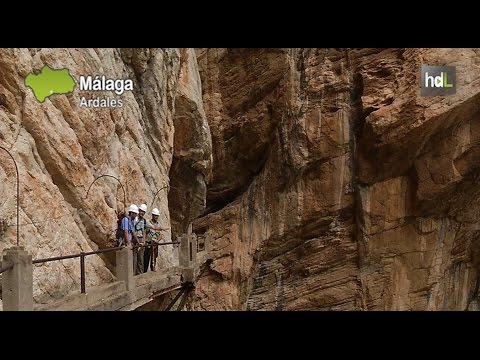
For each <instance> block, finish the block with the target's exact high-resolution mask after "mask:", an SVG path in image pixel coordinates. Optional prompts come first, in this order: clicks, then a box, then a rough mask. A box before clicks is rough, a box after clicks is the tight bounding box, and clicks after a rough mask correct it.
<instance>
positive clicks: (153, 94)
mask: <svg viewBox="0 0 480 360" xmlns="http://www.w3.org/2000/svg"><path fill="white" fill-rule="evenodd" d="M45 64H46V65H49V66H51V67H56V68H63V67H67V68H69V69H70V71H71V73H72V75H74V77H76V78H78V76H79V75H81V74H106V75H109V76H110V77H120V78H131V79H133V80H134V82H135V90H134V91H133V92H128V93H126V94H125V95H124V96H123V97H122V99H124V104H125V105H124V107H123V108H121V109H111V110H109V109H100V110H99V109H95V110H93V109H85V108H80V107H79V105H78V101H77V99H78V94H76V93H75V92H74V93H73V94H68V95H58V96H52V97H50V98H48V99H47V100H46V101H45V103H43V104H39V103H38V102H37V101H36V100H35V98H34V97H33V94H32V93H31V91H30V90H29V89H27V88H26V87H25V85H24V83H23V79H24V78H25V76H26V75H27V74H28V73H29V72H32V71H38V70H39V69H40V68H41V67H42V66H43V65H45ZM421 64H431V65H435V64H448V65H452V66H456V69H457V93H456V94H455V95H452V96H447V97H420V67H421ZM479 70H480V51H479V50H476V49H196V50H193V49H164V50H160V49H122V50H115V49H109V50H105V49H102V50H94V49H82V50H68V49H66V50H60V49H41V50H37V49H30V50H26V49H21V50H12V49H4V50H1V51H0V119H1V121H0V145H1V146H5V147H7V148H9V149H11V150H12V152H13V154H14V156H15V157H16V158H17V159H18V161H19V165H20V176H21V196H20V206H21V219H20V221H21V223H22V224H25V225H23V226H22V227H21V237H20V241H21V244H23V245H24V246H25V247H26V248H27V250H29V251H31V252H32V254H33V256H34V258H40V257H48V256H54V255H60V254H66V253H72V252H78V251H80V250H85V251H87V250H90V249H96V248H97V247H103V246H105V245H107V244H108V242H107V240H106V239H107V237H108V235H109V234H110V233H111V232H112V230H113V229H114V226H115V225H114V221H115V209H117V208H122V207H123V193H122V191H121V189H120V188H119V186H118V184H117V183H116V181H114V180H112V179H102V180H99V181H98V182H96V183H95V185H94V186H93V187H92V189H91V191H90V194H89V197H88V198H87V199H86V198H85V196H86V191H87V188H88V186H89V184H90V183H91V182H92V181H93V179H94V178H95V177H96V176H99V175H100V174H112V175H115V176H119V177H120V179H121V180H122V182H123V183H124V184H125V188H126V192H127V206H128V205H129V204H130V203H131V202H135V203H141V202H146V203H147V204H148V206H149V208H150V209H151V208H152V207H153V205H154V206H156V207H159V208H160V211H161V213H162V216H161V217H160V220H161V223H162V225H164V226H166V227H169V228H170V229H171V231H167V232H165V237H166V239H170V238H174V237H175V236H176V235H178V234H181V233H183V232H185V231H186V230H187V229H188V227H189V224H191V223H192V222H193V230H194V231H195V232H196V233H197V234H198V235H199V236H201V237H205V238H206V239H208V244H207V248H208V249H209V250H211V252H212V255H213V262H212V263H211V264H210V265H209V266H208V268H207V269H206V271H205V272H204V273H203V275H202V277H201V278H200V279H199V281H198V284H197V287H196V292H195V296H194V301H193V304H192V308H193V309H208V310H214V309H215V310H217V309H218V310H220V309H228V310H230V309H238V310H240V309H250V310H300V309H319V310H383V309H388V310H390V309H394V310H410V309H411V310H427V309H428V310H443V309H458V310H463V309H470V310H477V309H478V307H479V304H478V267H479V255H480V252H479V250H480V246H479V237H480V223H479V220H478V219H479V209H480V207H479V202H480V200H479V195H480V194H479V192H480V187H479V185H478V179H479V165H480V125H479V124H480V71H479ZM0 160H1V161H0V178H1V184H2V185H1V186H2V188H1V194H2V196H1V197H0V209H1V217H2V218H1V219H0V220H3V221H4V222H5V223H6V224H7V225H12V224H14V223H15V211H14V204H15V192H14V189H15V188H14V185H15V183H14V168H13V166H12V164H11V162H10V161H9V159H8V158H7V157H6V156H5V154H2V153H1V152H0ZM162 188H163V189H162ZM155 194H157V196H156V198H155V201H154V199H153V198H154V196H155ZM152 202H153V204H152ZM65 214H66V215H65ZM52 217H53V218H55V219H53V220H49V221H47V222H42V221H43V220H44V219H51V218H52ZM32 222H35V224H30V223H32ZM14 242H15V232H14V227H12V226H8V227H7V231H6V232H5V233H4V234H3V235H2V241H1V242H0V250H1V249H3V248H5V247H7V246H10V245H12V244H13V243H14ZM161 256H162V262H161V263H162V264H163V266H168V265H170V264H172V263H173V262H174V261H175V256H174V252H173V250H172V249H166V250H165V251H164V252H163V253H162V255H161ZM42 267H43V269H42V271H38V269H35V270H34V278H35V279H34V280H35V300H36V301H44V300H45V301H46V300H48V299H49V298H51V297H59V296H62V295H63V294H65V293H68V292H69V291H73V290H75V289H78V282H79V266H78V262H77V261H69V260H67V261H64V262H63V263H50V264H48V265H44V266H42ZM109 268H111V266H110V263H109V259H104V258H100V257H90V258H88V261H87V272H88V276H87V279H88V281H89V283H88V284H87V285H88V286H90V285H94V284H97V283H101V282H106V281H111V280H112V278H113V276H112V274H111V272H110V270H109Z"/></svg>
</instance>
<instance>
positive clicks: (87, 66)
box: [0, 49, 211, 301]
mask: <svg viewBox="0 0 480 360" xmlns="http://www.w3.org/2000/svg"><path fill="white" fill-rule="evenodd" d="M44 65H48V66H50V67H52V68H64V67H66V68H68V69H69V70H70V73H71V74H72V76H73V77H74V78H75V79H76V81H77V83H78V81H79V80H78V79H79V76H80V75H92V76H95V75H105V76H106V77H107V78H113V79H127V78H130V79H132V80H133V81H134V84H135V86H134V91H132V92H125V93H124V94H123V95H122V96H121V99H122V100H123V104H124V106H123V107H122V108H116V109H108V108H107V109H105V108H103V109H98V108H97V109H93V108H85V107H80V101H79V99H80V96H79V95H80V90H79V89H78V86H77V88H76V90H75V91H74V92H73V93H70V94H67V95H55V96H51V97H49V98H47V100H46V101H45V102H44V103H39V102H38V101H37V100H36V99H35V98H34V95H33V93H32V91H31V90H30V89H28V88H26V87H25V85H24V78H25V77H26V76H27V74H28V73H31V72H32V71H33V72H38V71H39V70H40V69H41V68H42V67H43V66H44ZM196 66H197V65H196V59H195V53H194V51H193V50H192V49H190V50H184V51H182V52H181V51H180V50H179V49H167V50H159V49H121V50H117V49H81V50H70V49H65V50H61V49H41V50H37V49H30V50H28V49H3V50H1V51H0V144H1V145H2V146H5V147H6V148H8V149H11V151H12V153H13V155H14V156H15V157H16V159H17V160H18V163H19V171H20V180H21V183H20V209H21V210H20V223H21V228H20V230H21V231H20V244H21V245H23V246H24V247H25V248H26V249H27V250H28V251H29V252H31V253H32V255H33V258H34V259H36V258H45V257H50V256H56V255H66V254H72V253H78V252H80V251H82V250H83V251H91V250H92V249H97V248H99V247H105V246H107V245H109V246H111V245H112V244H113V242H112V241H111V240H109V237H111V236H112V235H113V234H112V231H114V230H115V228H116V222H115V220H116V215H115V210H117V209H123V207H124V205H125V204H124V203H123V192H122V189H121V188H120V186H119V184H118V182H117V181H115V180H114V179H112V178H102V179H100V180H98V181H97V182H95V184H94V185H93V186H92V188H91V189H90V192H89V194H88V197H86V195H87V190H88V187H89V185H90V184H91V183H92V181H93V180H94V179H95V177H97V176H99V175H101V174H110V175H114V176H116V177H118V178H119V179H120V181H121V182H122V183H123V185H124V188H125V191H126V206H127V207H128V206H129V205H130V203H136V204H137V205H139V204H140V203H146V204H147V205H148V207H149V210H151V209H152V208H153V207H158V208H159V209H160V212H161V216H160V222H161V225H163V227H166V228H170V212H169V202H168V187H167V188H165V189H164V190H160V191H158V195H157V196H156V197H155V200H154V195H155V193H157V190H159V189H161V188H162V187H165V186H166V185H168V183H169V176H168V174H169V172H170V168H171V164H172V157H173V155H174V145H175V146H176V145H177V143H182V139H180V140H178V139H176V137H175V130H177V131H178V133H179V134H184V133H188V132H189V131H192V130H191V129H192V128H194V129H196V128H198V129H207V130H208V125H206V119H205V115H204V112H203V110H202V102H201V95H199V94H201V88H200V83H199V82H197V78H198V71H197V69H196ZM195 74H196V75H195ZM90 95H91V96H90V97H91V98H93V96H94V95H96V96H101V97H105V96H106V95H108V96H111V95H112V93H109V94H106V93H98V92H97V93H95V94H90ZM177 95H178V96H177ZM177 98H179V99H180V100H181V101H180V102H178V103H177V102H176V99H177ZM185 106H191V107H195V106H198V109H199V110H198V111H197V113H195V115H194V116H192V117H191V118H189V119H187V120H186V121H183V120H182V116H185V115H184V113H183V112H182V110H183V108H184V107H185ZM176 108H177V109H176ZM175 110H177V111H175ZM184 111H186V110H184ZM175 114H179V118H176V117H175ZM182 121H183V122H182ZM188 121H190V123H188ZM175 128H176V129H175ZM199 131H200V130H199ZM196 135H197V136H196V139H195V144H194V145H193V146H192V148H194V150H195V147H196V148H198V149H203V148H204V147H206V148H209V146H211V141H210V137H209V133H208V131H206V130H203V132H202V133H201V134H198V132H197V134H196ZM202 136H203V137H204V138H202ZM203 142H205V145H204V144H203ZM184 148H185V146H184V147H182V148H181V149H180V150H182V151H183V149H184ZM188 150H189V149H187V150H185V153H179V154H178V155H177V154H176V153H175V155H177V157H178V158H182V159H187V160H188V159H193V160H195V161H197V162H201V161H202V160H203V158H202V156H203V155H202V154H197V153H196V152H195V151H194V150H192V151H191V153H189V152H188ZM209 155H210V153H209V154H208V156H209ZM208 156H207V160H208V159H209V157H208ZM0 160H1V161H0V178H1V180H0V181H1V183H2V190H1V193H2V196H1V203H0V207H1V217H2V220H4V221H5V222H6V223H7V224H10V225H12V224H15V191H14V189H15V187H14V186H15V173H14V167H13V164H12V163H11V161H10V160H9V158H8V157H7V156H6V154H5V153H3V152H0ZM193 160H192V161H193ZM208 166H209V163H208V161H205V164H204V168H207V169H208ZM153 201H154V202H153ZM170 205H171V206H172V207H174V208H176V207H177V206H178V205H177V204H176V203H175V201H172V202H170ZM164 238H165V239H166V240H167V241H168V240H170V238H171V232H170V230H168V231H165V232H164ZM14 242H15V227H14V226H9V227H7V231H6V232H5V233H4V234H3V236H2V241H1V242H0V250H2V249H3V248H5V247H8V246H10V245H12V244H13V243H14ZM161 257H162V259H161V261H160V264H161V266H169V265H171V264H173V262H174V261H175V259H174V252H173V249H172V248H171V246H168V247H166V248H165V249H163V251H162V253H161ZM104 260H105V261H106V262H105V261H104ZM108 260H109V259H101V258H99V257H97V256H90V257H88V258H87V262H86V270H87V277H86V278H87V287H88V286H93V285H95V284H98V283H104V282H106V281H110V280H112V279H113V277H112V274H111V272H110V271H109V269H108V267H110V266H108V267H106V265H108ZM110 260H111V259H110ZM79 281H80V277H79V262H78V259H75V260H64V261H62V262H52V263H47V264H44V265H41V266H37V267H35V269H34V295H35V300H36V301H44V300H45V301H46V300H48V299H50V298H52V297H55V298H56V297H60V296H62V295H64V294H66V293H68V292H70V291H73V290H78V289H79Z"/></svg>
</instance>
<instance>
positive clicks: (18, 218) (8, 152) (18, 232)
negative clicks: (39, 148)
mask: <svg viewBox="0 0 480 360" xmlns="http://www.w3.org/2000/svg"><path fill="white" fill-rule="evenodd" d="M0 149H2V150H5V151H6V152H7V154H8V155H9V156H10V157H11V158H12V160H13V163H14V164H15V172H16V174H17V246H20V245H19V237H20V231H19V226H20V215H19V214H20V213H19V202H20V177H19V175H18V166H17V162H16V161H15V158H14V157H13V155H12V154H11V153H10V151H8V150H7V149H5V148H4V147H3V146H0Z"/></svg>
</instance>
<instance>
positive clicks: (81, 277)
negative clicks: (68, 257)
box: [80, 251, 85, 294]
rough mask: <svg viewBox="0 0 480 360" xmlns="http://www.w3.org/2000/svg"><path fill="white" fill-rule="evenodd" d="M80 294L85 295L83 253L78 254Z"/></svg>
mask: <svg viewBox="0 0 480 360" xmlns="http://www.w3.org/2000/svg"><path fill="white" fill-rule="evenodd" d="M80 292H81V293H82V294H85V253H84V252H83V251H82V252H81V253H80Z"/></svg>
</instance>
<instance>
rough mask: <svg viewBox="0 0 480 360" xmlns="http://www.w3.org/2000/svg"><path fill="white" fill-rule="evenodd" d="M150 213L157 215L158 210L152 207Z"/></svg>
mask: <svg viewBox="0 0 480 360" xmlns="http://www.w3.org/2000/svg"><path fill="white" fill-rule="evenodd" d="M152 215H157V216H158V215H160V211H158V209H157V208H154V209H153V210H152Z"/></svg>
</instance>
